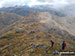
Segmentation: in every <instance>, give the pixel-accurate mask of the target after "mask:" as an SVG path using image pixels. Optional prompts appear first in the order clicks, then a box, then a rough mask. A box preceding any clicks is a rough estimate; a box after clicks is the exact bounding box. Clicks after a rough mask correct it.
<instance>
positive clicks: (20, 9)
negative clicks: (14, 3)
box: [0, 6, 36, 16]
mask: <svg viewBox="0 0 75 56" xmlns="http://www.w3.org/2000/svg"><path fill="white" fill-rule="evenodd" d="M35 11H36V10H35V9H33V8H27V7H24V6H21V7H8V8H1V9H0V12H8V13H15V14H18V15H20V16H26V15H28V14H30V13H33V12H35Z"/></svg>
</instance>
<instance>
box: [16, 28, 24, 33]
mask: <svg viewBox="0 0 75 56" xmlns="http://www.w3.org/2000/svg"><path fill="white" fill-rule="evenodd" d="M24 32H25V30H23V29H17V30H16V33H24Z"/></svg>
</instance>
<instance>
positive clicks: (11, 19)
mask: <svg viewBox="0 0 75 56" xmlns="http://www.w3.org/2000/svg"><path fill="white" fill-rule="evenodd" d="M22 18H23V17H22V16H19V15H16V14H14V13H5V12H1V13H0V31H1V30H2V29H4V28H6V27H7V26H9V25H11V24H13V23H15V22H16V21H18V20H19V19H22ZM0 33H1V32H0Z"/></svg>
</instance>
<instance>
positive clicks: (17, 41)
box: [0, 23, 75, 56]
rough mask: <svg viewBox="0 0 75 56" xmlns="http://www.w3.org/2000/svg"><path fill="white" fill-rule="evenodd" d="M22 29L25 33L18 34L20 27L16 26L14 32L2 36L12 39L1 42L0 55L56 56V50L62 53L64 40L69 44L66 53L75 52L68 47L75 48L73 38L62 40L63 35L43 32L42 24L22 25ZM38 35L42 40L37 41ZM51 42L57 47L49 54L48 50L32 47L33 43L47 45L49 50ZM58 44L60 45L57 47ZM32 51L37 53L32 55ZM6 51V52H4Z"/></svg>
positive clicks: (49, 50)
mask: <svg viewBox="0 0 75 56" xmlns="http://www.w3.org/2000/svg"><path fill="white" fill-rule="evenodd" d="M21 27H22V29H23V30H25V32H24V33H16V29H18V28H19V26H18V25H17V26H14V30H12V31H9V32H7V33H5V34H3V35H2V37H1V38H3V37H6V36H8V37H11V38H12V39H11V40H8V39H7V38H4V39H1V40H0V52H1V53H0V54H1V55H2V56H3V54H5V55H6V56H12V55H13V54H16V55H17V56H22V55H23V56H40V55H43V56H47V55H51V56H55V55H52V53H53V51H55V50H58V51H61V44H62V40H65V41H66V43H67V47H66V49H65V50H64V51H75V50H74V49H73V48H70V47H68V46H71V47H75V45H74V44H73V43H71V42H70V43H69V40H72V38H67V39H66V37H65V36H64V38H62V35H60V34H57V33H49V32H42V31H41V30H40V28H39V27H40V23H34V24H26V25H24V24H22V25H21ZM38 30H39V31H38ZM31 31H35V33H31V34H30V32H31ZM52 31H53V30H52ZM37 35H40V36H41V37H40V39H36V36H37ZM46 35H51V36H52V37H51V38H47V37H46ZM55 36H58V37H59V38H55ZM50 40H54V41H55V45H54V48H53V49H48V54H46V52H45V51H46V49H43V48H42V47H38V48H33V47H32V46H31V44H32V43H34V44H36V45H38V44H45V45H47V47H48V48H49V47H50V46H51V43H49V41H50ZM57 43H59V44H60V45H57ZM8 44H9V45H8ZM6 45H8V46H7V48H3V47H4V46H6ZM11 46H13V48H10V49H11V51H10V52H8V48H9V47H11ZM1 48H3V49H2V50H1ZM31 49H33V50H35V52H34V53H31ZM4 50H5V52H2V51H4ZM57 56H58V55H57Z"/></svg>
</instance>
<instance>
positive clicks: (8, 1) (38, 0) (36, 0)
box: [0, 0, 75, 7]
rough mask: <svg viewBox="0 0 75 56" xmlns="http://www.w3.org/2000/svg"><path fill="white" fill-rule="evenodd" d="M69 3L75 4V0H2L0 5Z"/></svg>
mask: <svg viewBox="0 0 75 56" xmlns="http://www.w3.org/2000/svg"><path fill="white" fill-rule="evenodd" d="M68 4H75V0H0V7H10V6H15V5H29V6H34V5H53V6H54V7H62V6H66V5H68Z"/></svg>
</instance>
